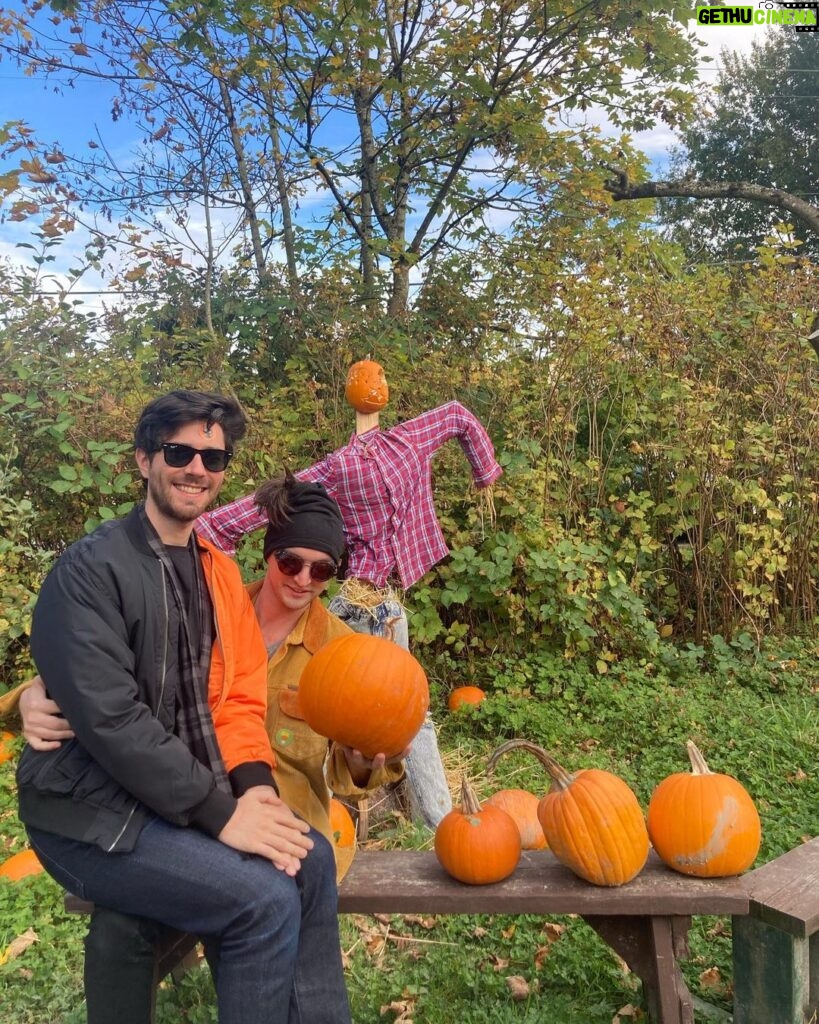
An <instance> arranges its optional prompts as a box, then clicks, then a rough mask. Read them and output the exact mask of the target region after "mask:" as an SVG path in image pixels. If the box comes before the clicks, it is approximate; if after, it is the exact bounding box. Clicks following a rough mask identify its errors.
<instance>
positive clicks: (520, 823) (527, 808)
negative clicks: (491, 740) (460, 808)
mask: <svg viewBox="0 0 819 1024" xmlns="http://www.w3.org/2000/svg"><path fill="white" fill-rule="evenodd" d="M512 749H514V747H510V746H509V744H508V743H504V744H503V745H502V746H500V747H498V749H497V750H496V751H494V753H493V754H492V756H491V757H490V758H489V761H488V762H487V765H486V772H487V775H491V774H492V773H493V772H494V770H495V767H496V765H497V763H498V761H499V760H500V759H501V757H503V755H504V754H505V753H506V752H507V751H508V750H512ZM486 804H491V806H492V807H500V808H501V810H503V811H506V813H507V814H508V815H509V817H510V818H511V819H512V820H513V821H514V823H515V824H516V825H517V827H518V831H519V832H520V843H521V846H522V848H523V849H524V850H544V849H545V848H546V847H547V846H548V843H547V842H546V836H545V835H544V834H543V828H542V826H541V824H540V818H538V814H537V812H538V807H539V806H540V799H539V798H538V797H537V796H535V794H534V793H532V792H530V791H529V790H528V789H520V788H517V787H509V788H507V789H498V790H496V791H495V792H494V793H492V795H491V796H488V797H487V798H486V799H485V800H484V805H486Z"/></svg>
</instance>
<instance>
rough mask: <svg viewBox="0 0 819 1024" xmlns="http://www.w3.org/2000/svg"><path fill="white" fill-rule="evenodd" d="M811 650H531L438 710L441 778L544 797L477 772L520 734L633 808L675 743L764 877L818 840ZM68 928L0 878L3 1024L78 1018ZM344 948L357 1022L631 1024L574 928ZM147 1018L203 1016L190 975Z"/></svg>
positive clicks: (712, 989) (209, 997)
mask: <svg viewBox="0 0 819 1024" xmlns="http://www.w3.org/2000/svg"><path fill="white" fill-rule="evenodd" d="M817 653H819V652H817V649H816V645H815V644H813V643H808V642H803V643H797V642H793V641H790V642H788V643H787V644H780V646H779V647H778V648H777V649H773V648H772V649H770V650H763V652H762V653H761V654H760V655H759V656H757V657H752V656H746V655H741V654H739V653H738V654H737V655H736V656H734V655H730V656H727V655H726V654H725V652H724V651H723V653H722V657H721V659H720V663H719V664H711V665H709V664H708V662H707V659H706V658H705V656H704V654H703V653H702V652H685V651H683V652H676V651H674V650H673V649H671V648H669V649H668V650H667V651H666V652H665V653H664V656H663V658H662V659H658V662H657V663H656V664H632V665H625V666H612V668H611V671H610V672H609V673H608V674H606V675H602V676H601V675H597V674H590V673H589V672H588V671H587V670H584V669H583V668H582V667H579V666H571V665H567V664H566V663H565V662H562V661H561V660H560V659H555V658H552V657H549V656H547V655H539V654H534V655H530V656H528V657H527V658H525V659H521V660H519V661H517V662H516V663H515V665H514V666H513V670H512V669H511V668H504V667H503V666H499V667H498V669H497V670H496V672H495V674H494V675H493V676H492V677H490V678H488V679H487V682H486V688H487V690H488V692H489V694H490V696H489V698H488V700H487V701H485V702H484V704H482V705H481V706H480V707H479V708H477V709H475V710H469V711H466V712H460V713H459V714H457V715H449V714H448V713H447V712H446V711H444V710H442V708H443V701H442V700H441V699H440V697H439V699H438V702H437V703H438V708H437V714H438V718H439V720H440V724H441V747H442V750H443V752H444V756H445V760H446V761H447V763H448V764H451V763H456V764H457V765H459V766H460V765H463V766H466V767H467V769H468V770H469V772H470V775H471V776H472V777H473V779H474V781H475V783H476V785H477V788H478V790H479V792H481V793H484V794H486V793H489V792H490V791H491V789H492V788H493V787H495V788H499V787H500V785H515V786H525V787H527V788H531V789H533V790H534V791H535V792H543V791H544V790H545V788H546V780H545V777H544V772H543V769H542V768H541V767H540V766H539V764H538V763H537V762H536V761H535V759H534V758H532V757H531V755H527V754H524V753H519V752H514V753H512V754H510V755H508V756H507V757H506V758H504V759H503V760H502V761H501V762H500V765H499V767H498V769H497V773H496V774H497V778H496V779H488V778H486V776H485V774H484V771H483V769H484V766H485V763H486V759H487V758H488V756H489V754H490V753H491V751H492V750H493V749H494V747H495V746H497V745H498V744H499V743H500V742H501V741H502V740H504V739H508V738H510V737H512V736H521V737H526V738H527V739H530V740H532V741H534V742H536V743H539V744H541V745H543V746H545V747H548V749H549V750H550V751H551V752H552V753H553V754H554V755H555V756H556V757H557V758H558V760H560V761H561V762H562V763H563V764H564V766H565V767H566V768H568V769H570V770H571V769H577V768H584V767H601V768H607V769H609V770H611V771H614V772H617V773H618V774H620V775H622V776H623V777H624V778H625V779H626V780H627V781H628V782H629V783H630V784H631V785H632V786H633V787H634V789H635V791H636V792H637V794H638V796H639V798H640V800H641V803H642V804H643V806H645V805H646V804H647V802H648V799H649V797H650V795H651V792H652V790H653V788H654V786H655V785H656V784H657V783H658V782H659V781H660V780H661V779H662V778H664V777H665V776H666V775H668V774H670V773H671V772H674V771H681V770H685V769H686V768H687V759H686V754H685V741H686V740H687V739H688V738H689V737H690V738H692V739H694V740H695V742H697V744H698V745H699V746H700V748H701V750H702V751H703V753H704V754H705V756H706V758H707V759H708V761H709V763H710V765H711V768H712V769H713V770H714V771H724V772H727V773H730V774H732V775H735V776H736V777H738V778H739V779H740V780H741V781H742V782H743V784H744V785H745V786H746V787H747V789H748V790H749V792H750V793H751V794H752V796H753V797H754V799H755V801H756V803H757V806H758V808H759V811H760V815H761V818H762V822H763V845H762V850H761V853H760V857H759V861H758V862H759V863H762V862H764V861H767V860H769V859H771V858H772V857H774V856H776V855H777V854H779V853H782V852H784V851H785V850H786V849H789V848H790V847H792V846H794V845H796V844H797V843H799V842H800V841H801V839H802V838H803V837H807V836H815V835H817V834H819V778H818V777H817V772H816V765H817V763H819V757H818V756H817V755H819V707H818V706H817V705H818V704H819V702H817V681H818V677H819V673H818V672H817V669H816V668H815V666H816V665H817V664H819V661H817ZM448 683H451V684H452V685H454V684H455V680H438V681H437V684H438V685H437V686H436V691H439V692H440V693H443V692H445V690H446V688H447V684H448ZM378 839H379V840H380V842H381V844H383V845H392V846H404V847H418V846H422V845H429V836H428V835H427V834H425V833H423V831H421V830H419V829H416V828H413V827H411V826H408V825H406V824H405V823H402V822H401V821H400V820H398V819H387V820H386V821H384V822H382V823H381V824H380V825H379V826H378ZM22 842H23V837H22V830H21V828H20V825H19V823H18V822H17V820H16V816H15V812H14V785H13V763H11V762H9V763H6V764H4V765H2V766H0V850H2V851H5V852H0V858H2V857H4V856H5V855H6V854H7V853H8V852H13V850H14V849H17V848H19V846H20V845H21V844H22ZM84 927H85V925H84V921H83V920H82V919H79V918H77V917H76V916H71V915H66V914H65V913H64V912H63V909H62V894H61V892H60V891H59V889H58V887H57V886H56V885H55V884H54V883H53V882H51V881H50V880H49V879H48V878H47V877H38V878H34V879H30V880H27V881H24V882H22V883H19V884H17V885H11V884H8V883H3V882H0V957H2V955H3V952H2V951H4V950H7V949H8V947H9V944H10V943H11V942H12V940H14V939H15V938H17V937H18V936H21V935H24V934H25V933H26V932H27V931H28V930H29V929H33V930H34V932H35V933H36V935H37V941H34V942H32V944H31V945H29V946H28V948H26V949H25V951H24V952H23V953H22V954H21V955H20V956H19V957H16V958H14V959H9V960H7V961H6V962H5V963H3V964H2V965H0V1005H2V1006H3V1022H4V1024H29V1022H35V1021H36V1022H42V1021H50V1022H53V1024H80V1022H82V1021H83V1020H84V1012H83V1008H82V990H81V989H82V986H81V969H82V935H83V932H84ZM690 939H691V941H690V946H691V957H690V959H689V960H688V961H686V962H685V964H684V967H683V970H684V974H685V977H686V980H687V982H688V985H689V987H690V988H691V991H692V993H693V994H694V996H695V997H696V998H697V999H699V1000H703V1001H704V1003H703V1004H702V1006H701V1007H700V1009H699V1010H698V1011H697V1017H696V1020H697V1024H707V1022H710V1021H712V1020H714V1019H722V1020H726V1019H728V1018H727V1016H726V1015H727V1013H729V1012H730V1009H731V943H730V920H726V919H717V918H698V919H696V920H695V921H694V924H693V927H692V930H691V937H690ZM342 946H343V949H344V952H345V962H346V965H347V976H348V985H349V991H350V999H351V1002H352V1007H353V1019H354V1020H355V1022H356V1024H376V1022H379V1024H383V1022H390V1021H396V1020H400V1019H403V1020H406V1021H410V1020H411V1021H413V1022H414V1024H441V1022H445V1021H458V1022H459V1024H460V1022H465V1024H490V1022H491V1024H513V1022H514V1024H524V1022H534V1021H536V1020H538V1021H539V1020H543V1019H544V1017H545V1018H546V1019H548V1020H549V1021H550V1022H551V1024H598V1022H599V1024H611V1022H612V1020H613V1019H616V1018H615V1015H616V1014H617V1012H618V1011H619V1010H621V1009H623V1008H628V1007H634V1008H636V1010H635V1011H634V1012H635V1013H636V1014H637V1016H630V1015H627V1014H625V1013H624V1015H623V1017H622V1020H623V1024H630V1022H631V1021H635V1020H640V1019H642V1020H645V1017H644V1016H643V1017H640V1016H639V1014H640V1013H641V1012H642V1013H644V1004H643V1001H642V995H641V991H640V985H639V983H638V982H637V980H636V979H635V977H634V976H633V975H632V974H631V973H630V972H629V971H628V969H627V968H626V967H625V966H624V965H623V963H622V962H621V961H620V960H619V959H618V958H617V957H616V956H615V955H614V954H613V953H612V952H611V950H610V949H609V948H608V947H607V946H606V945H605V944H604V943H603V942H602V940H600V939H599V938H598V937H597V935H596V934H595V933H594V932H593V931H592V930H591V929H590V928H589V927H587V926H586V925H585V924H584V922H583V921H581V920H580V919H577V918H571V917H563V918H554V919H549V920H548V921H547V920H544V919H541V918H538V917H534V916H531V917H530V916H520V917H486V916H474V917H448V916H442V917H439V918H435V917H431V916H429V917H419V916H410V917H402V916H399V915H394V916H391V917H386V916H385V917H383V918H381V917H379V918H367V917H360V916H357V915H355V916H345V917H344V918H342ZM705 1004H708V1005H705ZM708 1006H713V1007H715V1008H716V1009H715V1012H716V1013H717V1016H716V1017H715V1016H714V1015H713V1014H712V1012H711V1011H710V1010H708ZM382 1010H383V1013H382ZM720 1011H721V1017H720V1015H719V1012H720ZM402 1013H404V1017H403V1018H402V1017H401V1014H402ZM157 1020H158V1022H159V1024H171V1022H174V1024H175V1022H178V1021H190V1022H194V1024H209V1022H214V1021H215V1020H216V1014H215V1009H214V1005H213V993H212V987H211V984H210V979H209V976H208V972H207V970H206V969H205V968H202V969H201V970H199V971H194V972H191V973H189V974H188V975H187V976H186V977H185V978H184V980H183V981H182V983H181V984H178V985H175V984H173V983H166V984H165V985H164V986H163V988H162V990H161V991H160V993H159V999H158V1013H157Z"/></svg>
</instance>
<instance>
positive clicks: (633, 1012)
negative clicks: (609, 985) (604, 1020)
mask: <svg viewBox="0 0 819 1024" xmlns="http://www.w3.org/2000/svg"><path fill="white" fill-rule="evenodd" d="M644 1017H645V1014H644V1013H643V1011H642V1010H641V1009H640V1007H639V1006H633V1005H632V1004H631V1003H626V1005H625V1006H621V1007H620V1009H619V1010H618V1011H617V1013H615V1015H614V1016H613V1017H612V1018H611V1024H622V1022H623V1021H625V1020H642V1019H643V1018H644Z"/></svg>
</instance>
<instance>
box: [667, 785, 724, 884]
mask: <svg viewBox="0 0 819 1024" xmlns="http://www.w3.org/2000/svg"><path fill="white" fill-rule="evenodd" d="M738 813H739V804H738V803H737V801H736V800H735V799H734V797H732V796H728V797H726V798H725V801H724V803H723V805H722V809H721V810H720V812H719V817H718V818H717V820H716V821H715V822H714V828H713V831H712V832H711V835H710V836H709V838H708V842H707V843H706V845H705V846H703V847H702V848H701V849H699V850H695V851H693V852H692V853H686V854H683V853H678V854H675V856H674V857H673V860H674V863H675V864H679V865H681V866H685V867H688V866H692V865H693V866H694V867H697V866H700V865H702V864H708V863H709V862H710V861H712V860H713V859H714V858H715V857H718V856H720V855H721V854H722V853H724V852H725V847H726V846H727V845H728V843H729V842H730V840H731V833H732V832H734V831H735V830H736V819H737V815H738Z"/></svg>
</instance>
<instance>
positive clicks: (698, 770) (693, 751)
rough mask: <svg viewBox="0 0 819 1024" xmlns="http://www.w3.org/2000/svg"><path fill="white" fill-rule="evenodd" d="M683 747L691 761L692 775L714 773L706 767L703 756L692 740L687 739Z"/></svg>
mask: <svg viewBox="0 0 819 1024" xmlns="http://www.w3.org/2000/svg"><path fill="white" fill-rule="evenodd" d="M685 748H686V750H687V751H688V760H689V761H690V762H691V771H692V772H693V773H694V775H713V774H714V773H713V772H712V771H711V769H710V768H709V767H708V765H707V763H706V761H705V758H704V757H703V756H702V754H701V753H700V751H699V748H698V747H697V745H696V743H694V741H693V740H688V741H687V742H686V744H685Z"/></svg>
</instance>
